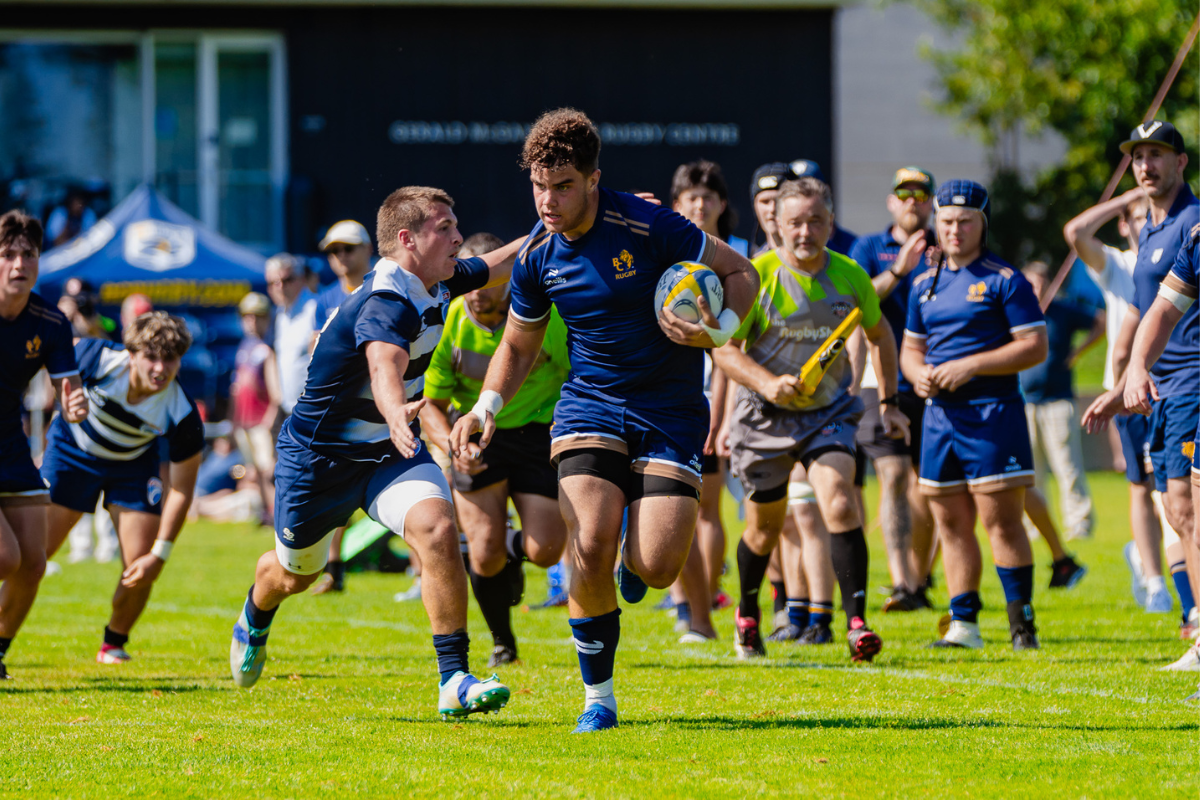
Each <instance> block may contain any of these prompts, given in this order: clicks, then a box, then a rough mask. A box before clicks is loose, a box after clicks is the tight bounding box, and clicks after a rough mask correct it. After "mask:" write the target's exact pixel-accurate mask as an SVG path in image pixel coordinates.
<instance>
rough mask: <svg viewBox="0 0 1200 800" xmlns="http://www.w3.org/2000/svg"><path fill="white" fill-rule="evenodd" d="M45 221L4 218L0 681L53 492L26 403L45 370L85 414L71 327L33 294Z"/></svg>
mask: <svg viewBox="0 0 1200 800" xmlns="http://www.w3.org/2000/svg"><path fill="white" fill-rule="evenodd" d="M42 235H43V234H42V224H41V223H40V222H38V221H37V219H36V218H34V217H31V216H29V215H28V214H24V213H22V212H20V211H9V212H8V213H7V214H4V215H3V216H0V343H3V346H2V347H0V452H2V453H3V458H0V581H3V583H2V584H0V680H3V679H4V678H7V677H8V672H7V670H6V669H5V666H4V657H5V655H6V654H7V653H8V647H9V645H11V644H12V639H13V637H14V636H16V635H17V629H18V628H20V627H21V622H22V620H24V619H25V615H26V614H28V613H29V606H30V604H31V603H32V602H33V598H34V597H35V596H36V594H37V585H38V582H39V581H40V580H41V579H42V575H43V574H44V573H45V571H46V503H47V502H48V501H49V495H48V493H47V491H46V485H45V484H44V483H42V478H41V476H40V475H38V471H37V467H35V466H34V465H33V458H32V457H31V455H30V452H29V437H27V436H26V435H25V430H24V428H23V427H22V425H21V401H22V398H23V396H24V394H25V389H26V387H27V386H28V385H29V381H30V379H32V378H33V376H34V375H36V374H37V373H38V371H39V370H41V369H42V368H43V367H45V368H46V370H47V372H49V374H50V379H51V382H52V383H53V384H54V390H55V392H56V393H58V394H59V399H60V400H62V409H63V411H62V413H63V416H64V417H65V418H66V419H67V420H68V421H69V422H81V421H82V420H83V419H84V418H85V417H86V416H87V397H86V396H85V395H84V393H83V389H81V388H80V386H79V370H78V368H77V367H76V364H75V351H74V350H73V349H72V347H71V323H70V322H68V321H67V318H66V317H64V316H63V314H62V312H61V311H59V310H58V309H57V308H55V307H54V306H53V305H51V304H50V303H47V302H46V301H45V300H43V299H42V298H41V297H40V296H39V295H37V294H35V293H34V292H33V285H34V284H35V283H37V279H38V258H39V256H40V255H41V249H42Z"/></svg>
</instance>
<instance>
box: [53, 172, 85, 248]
mask: <svg viewBox="0 0 1200 800" xmlns="http://www.w3.org/2000/svg"><path fill="white" fill-rule="evenodd" d="M95 224H96V212H95V211H93V210H92V209H91V208H90V207H89V206H88V195H87V192H85V191H84V190H83V189H80V188H79V187H77V186H72V187H71V188H70V189H68V190H67V199H66V200H65V201H64V202H63V204H62V205H60V206H57V207H56V208H55V209H54V210H53V211H51V212H50V216H49V217H47V218H46V245H45V246H46V249H47V250H49V249H50V248H51V247H58V246H59V245H61V244H66V243H67V242H69V241H71V240H72V239H74V238H75V237H76V236H78V235H79V234H81V233H85V232H86V231H87V230H88V229H89V228H91V227H92V226H93V225H95Z"/></svg>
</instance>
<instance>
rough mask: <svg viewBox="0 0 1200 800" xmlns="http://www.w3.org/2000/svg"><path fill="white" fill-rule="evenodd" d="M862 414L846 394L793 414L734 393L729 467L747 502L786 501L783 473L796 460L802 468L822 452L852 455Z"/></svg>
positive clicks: (741, 391) (750, 395)
mask: <svg viewBox="0 0 1200 800" xmlns="http://www.w3.org/2000/svg"><path fill="white" fill-rule="evenodd" d="M862 415H863V403H862V400H861V399H859V398H857V397H853V396H851V395H849V394H844V395H842V396H841V397H839V398H837V399H836V400H834V401H833V402H832V403H830V404H829V405H828V406H825V407H824V408H818V409H815V410H812V411H792V410H789V409H782V408H778V407H776V406H773V405H771V404H770V403H767V402H766V401H764V400H763V399H762V398H761V397H759V396H758V395H756V394H754V393H752V392H749V391H747V390H746V389H744V388H742V389H739V390H738V397H737V404H736V406H735V407H734V410H733V424H732V425H731V429H730V434H729V440H730V446H731V450H732V452H731V454H730V457H729V465H730V469H731V470H732V471H733V474H734V475H736V476H737V478H738V480H740V481H741V482H742V486H743V487H744V488H745V490H746V494H747V495H748V496H749V497H750V499H751V500H752V501H754V502H757V503H769V502H772V501H773V500H778V499H781V498H783V497H786V496H787V483H788V475H789V474H790V473H791V471H792V467H793V466H794V465H795V464H796V462H797V461H798V462H800V463H801V464H803V465H804V468H805V469H807V468H808V467H809V466H810V465H811V464H812V462H813V461H815V460H816V459H817V458H818V457H819V456H821V455H822V454H823V453H828V452H840V453H848V454H849V455H854V450H855V447H854V438H855V436H856V434H857V433H858V421H859V420H860V419H861V418H862ZM776 495H778V497H776Z"/></svg>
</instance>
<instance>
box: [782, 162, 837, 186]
mask: <svg viewBox="0 0 1200 800" xmlns="http://www.w3.org/2000/svg"><path fill="white" fill-rule="evenodd" d="M789 166H791V168H792V172H794V173H795V174H796V177H797V178H804V177H809V178H816V179H817V180H819V181H820V182H821V183H829V181H827V180H825V173H824V172H821V168H820V167H819V166H817V162H815V161H809V160H808V159H807V158H797V159H796V160H795V161H793V162H792V163H791V164H790V165H789Z"/></svg>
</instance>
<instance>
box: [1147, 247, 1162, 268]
mask: <svg viewBox="0 0 1200 800" xmlns="http://www.w3.org/2000/svg"><path fill="white" fill-rule="evenodd" d="M1162 254H1163V249H1162V248H1161V247H1159V248H1157V249H1156V250H1155V251H1154V252H1153V253H1151V254H1150V263H1152V264H1157V263H1158V260H1159V259H1160V258H1162Z"/></svg>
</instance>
